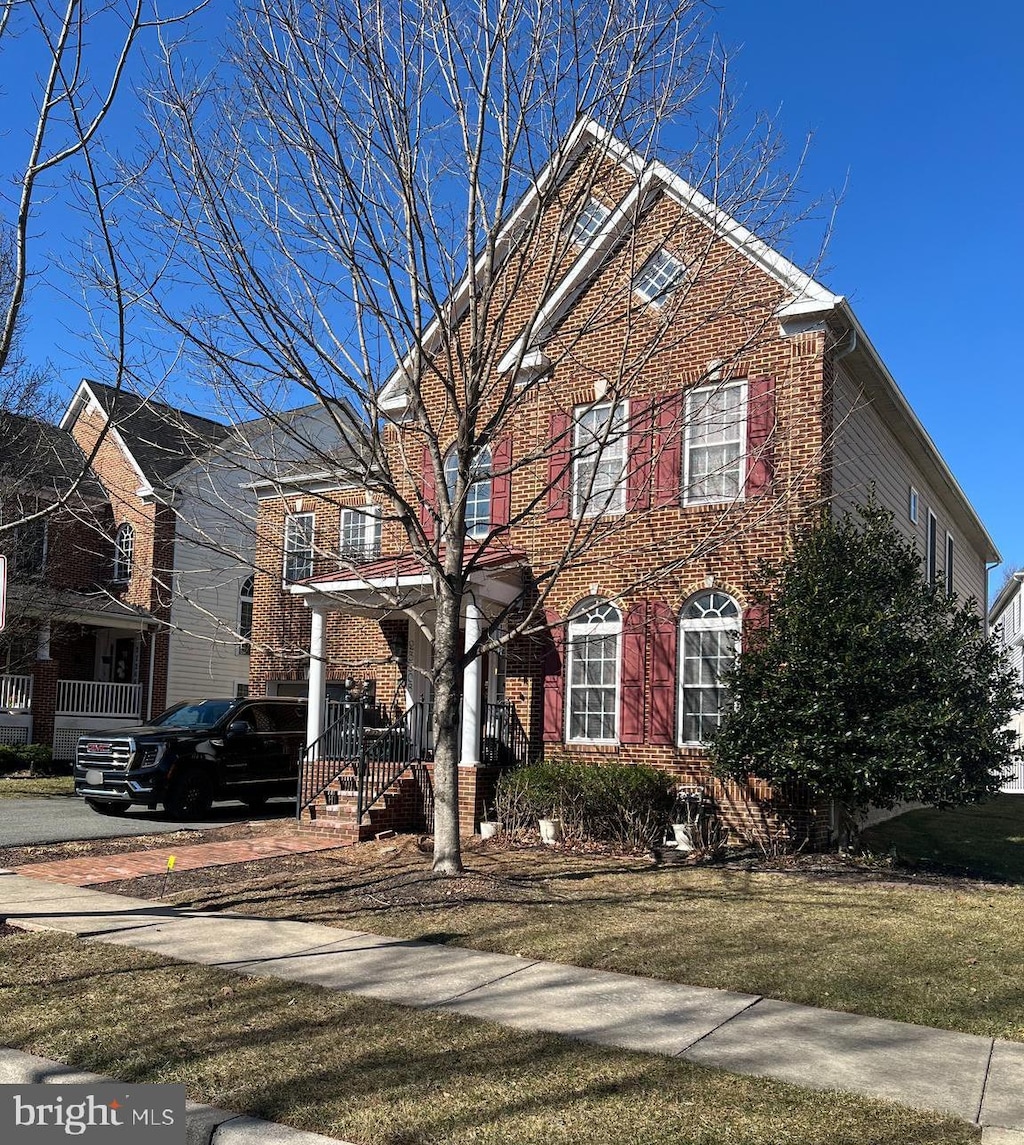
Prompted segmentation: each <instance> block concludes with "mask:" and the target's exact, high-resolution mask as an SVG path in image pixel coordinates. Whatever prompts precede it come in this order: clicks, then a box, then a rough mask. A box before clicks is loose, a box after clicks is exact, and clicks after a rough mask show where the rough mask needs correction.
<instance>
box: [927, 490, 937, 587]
mask: <svg viewBox="0 0 1024 1145" xmlns="http://www.w3.org/2000/svg"><path fill="white" fill-rule="evenodd" d="M938 544H939V519H938V517H936V516H935V514H934V513H933V512H932V511H931V509H929V510H928V518H927V524H926V525H925V538H924V575H925V579H926V580H927V581H928V583H929V584H934V583H935V580H936V577H937V576H938V571H939V554H938V552H937V551H936V550H937V549H938Z"/></svg>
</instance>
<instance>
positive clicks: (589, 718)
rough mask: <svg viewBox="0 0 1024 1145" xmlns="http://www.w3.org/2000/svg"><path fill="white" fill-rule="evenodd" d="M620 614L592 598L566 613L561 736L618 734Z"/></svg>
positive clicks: (593, 738) (599, 738)
mask: <svg viewBox="0 0 1024 1145" xmlns="http://www.w3.org/2000/svg"><path fill="white" fill-rule="evenodd" d="M621 637H622V616H621V614H620V613H619V610H618V609H617V608H616V607H615V606H614V605H613V604H609V602H608V601H606V600H599V599H597V598H592V599H590V600H585V601H583V602H582V603H580V604H578V605H577V606H576V607H575V608H574V609H573V610H572V612H571V613H570V614H569V625H568V628H567V630H566V646H567V652H568V669H569V672H568V686H567V691H568V697H567V699H568V703H567V704H566V708H567V709H568V712H567V725H568V726H567V728H566V739H567V740H576V741H584V742H590V743H601V742H609V741H614V740H615V739H617V737H618V710H619V653H620V645H621V643H622V641H621Z"/></svg>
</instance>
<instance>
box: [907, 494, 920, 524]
mask: <svg viewBox="0 0 1024 1145" xmlns="http://www.w3.org/2000/svg"><path fill="white" fill-rule="evenodd" d="M920 503H921V494H920V493H919V492H918V491H917V490H916V489H915V488H914V486H913V485H911V486H910V495H909V498H908V501H907V516H908V517H909V518H910V522H911V524H913V525H916V524H917V519H918V517H919V516H920V514H919V512H918V509H919V506H920Z"/></svg>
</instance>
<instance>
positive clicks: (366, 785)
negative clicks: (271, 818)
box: [298, 701, 529, 823]
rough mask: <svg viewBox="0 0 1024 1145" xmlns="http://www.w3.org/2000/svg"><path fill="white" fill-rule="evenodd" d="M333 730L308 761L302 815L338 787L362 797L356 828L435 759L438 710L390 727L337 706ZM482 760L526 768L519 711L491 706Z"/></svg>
mask: <svg viewBox="0 0 1024 1145" xmlns="http://www.w3.org/2000/svg"><path fill="white" fill-rule="evenodd" d="M327 715H328V721H329V722H328V725H327V727H326V728H325V729H324V732H323V734H322V735H321V736H320V738H319V739H317V740H316V741H315V742H313V743H311V744H310V745H309V747H307V748H306V751H305V753H304V756H303V762H302V773H301V776H300V780H299V801H298V815H299V817H300V818H301V816H302V812H303V811H304V810H305V809H306V808H307V807H309V806H311V805H312V804H313V803H314V802H315V801H316V799H317V797H318V796H320V795H321V794H323V792H325V791H326V790H327V789H328V788H329V787H331V785H332V784H334V783H335V782H336V783H337V784H338V787H339V789H340V790H341V791H348V792H352V793H353V794H355V796H356V822H357V823H359V822H362V818H363V815H364V814H365V812H367V811H369V809H370V808H371V807H373V806H374V804H376V803H377V802H378V801H379V800H380V799H381V798H382V797H383V796H384V794H385V792H386V791H388V790H389V789H390V788H391V787H392V786H393V785H394V784H395V783H396V782H397V781H398V779H399V777H400V776H401V775H402V773H403V772H404V771H406V770H407V768H408V767H409V765H410V764H411V763H417V762H420V761H422V760H426V759H431V758H432V757H433V750H432V748H433V733H432V728H431V715H432V705H430V704H429V703H424V702H422V701H421V702H419V703H417V704H414V705H413V706H412V707H411V708H409V710H408V711H406V712H403V713H402V714H401V715H399V716H398V717H397V718H394V719H392V720H391V721H390V722H388V721H387V719H386V717H387V711H386V709H385V708H383V707H381V706H377V705H366V704H363V703H360V702H358V701H332V702H331V703H330V704H329V705H328V710H327ZM482 732H483V736H482V742H481V759H482V761H483V762H484V763H490V764H498V765H500V766H505V767H511V766H513V765H515V764H521V763H526V762H527V759H528V757H529V739H528V737H527V735H526V731H525V729H524V728H523V725H522V723H521V722H520V720H519V714H518V712H517V711H516V709H515V706H514V705H513V704H512V703H510V702H507V701H506V702H503V703H500V704H487V705H485V709H484V720H483V728H482Z"/></svg>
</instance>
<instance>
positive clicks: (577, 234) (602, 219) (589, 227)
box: [571, 198, 611, 246]
mask: <svg viewBox="0 0 1024 1145" xmlns="http://www.w3.org/2000/svg"><path fill="white" fill-rule="evenodd" d="M610 214H611V211H610V210H609V209H608V207H606V206H605V205H604V203H601V202H599V201H598V200H597V199H593V198H591V199H588V200H587V201H586V203H585V204H584V206H583V209H582V210H581V211H580V213H579V214H578V215H577V216H576V219H575V221H574V222H573V224H572V233H571V238H572V241H573V242H574V243H575V244H576V245H577V246H586V245H587V243H589V242H590V240H591V239H592V238H593V237H594V236H595V235H596V234H597V233H598V231H600V229H601V228H602V227H603V226H604V225H605V223H606V222H607V221H608V216H609V215H610Z"/></svg>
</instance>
